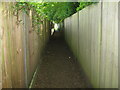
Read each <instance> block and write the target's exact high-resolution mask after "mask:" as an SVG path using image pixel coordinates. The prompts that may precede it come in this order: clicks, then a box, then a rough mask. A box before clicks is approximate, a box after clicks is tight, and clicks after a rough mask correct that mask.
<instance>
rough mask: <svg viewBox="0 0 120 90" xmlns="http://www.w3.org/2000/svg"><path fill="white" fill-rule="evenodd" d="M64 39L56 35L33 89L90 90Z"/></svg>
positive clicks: (47, 51)
mask: <svg viewBox="0 0 120 90" xmlns="http://www.w3.org/2000/svg"><path fill="white" fill-rule="evenodd" d="M90 87H91V85H90V83H89V81H88V80H87V78H86V76H85V75H84V73H83V72H82V69H81V68H80V66H79V65H78V64H77V61H76V60H75V58H74V56H73V55H72V53H71V51H70V50H69V48H68V47H67V45H66V43H65V42H64V39H63V38H61V37H59V33H57V32H56V33H55V34H54V37H51V39H50V42H49V43H48V46H47V47H46V51H45V55H44V58H43V61H42V62H41V64H40V67H39V70H38V73H37V75H36V80H35V83H34V85H33V88H90Z"/></svg>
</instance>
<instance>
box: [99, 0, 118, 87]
mask: <svg viewBox="0 0 120 90" xmlns="http://www.w3.org/2000/svg"><path fill="white" fill-rule="evenodd" d="M102 11H103V12H102V42H101V43H102V51H101V61H102V62H101V67H104V68H103V69H101V72H100V73H102V72H104V76H101V77H100V78H101V80H104V87H105V88H109V87H113V88H115V87H118V3H117V2H116V3H115V2H110V3H105V2H104V3H103V6H102ZM103 70H104V71H103ZM111 81H112V82H111ZM101 82H103V81H101ZM101 87H103V83H101Z"/></svg>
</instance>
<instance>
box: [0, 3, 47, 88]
mask: <svg viewBox="0 0 120 90" xmlns="http://www.w3.org/2000/svg"><path fill="white" fill-rule="evenodd" d="M14 4H15V3H12V2H11V3H8V2H6V3H5V2H4V3H0V5H1V6H0V15H1V14H2V15H1V16H0V22H1V20H2V22H1V23H0V30H1V31H3V32H4V34H3V35H2V42H1V33H2V32H1V31H0V48H2V54H1V51H0V55H2V60H1V61H2V81H3V82H2V87H3V88H24V87H29V85H30V82H31V80H32V77H33V74H34V72H35V70H36V68H37V66H38V63H39V61H40V60H41V57H40V56H41V54H42V51H43V49H44V47H45V44H46V42H47V40H48V39H47V38H48V36H47V35H45V34H46V33H47V32H48V29H49V28H48V27H45V26H43V25H39V26H41V28H38V26H36V27H34V28H32V25H33V24H32V12H31V11H30V12H29V15H27V14H25V13H24V12H22V11H19V14H18V15H17V16H14V15H13V13H14V12H13V9H12V8H11V6H13V5H14ZM19 21H20V22H19ZM44 22H45V23H46V22H47V21H44ZM38 29H39V31H40V32H38V33H37V32H36V31H37V30H38ZM44 29H45V30H46V31H44ZM41 32H42V36H40V34H41ZM43 36H44V37H43ZM0 50H1V49H0ZM0 64H1V63H0Z"/></svg>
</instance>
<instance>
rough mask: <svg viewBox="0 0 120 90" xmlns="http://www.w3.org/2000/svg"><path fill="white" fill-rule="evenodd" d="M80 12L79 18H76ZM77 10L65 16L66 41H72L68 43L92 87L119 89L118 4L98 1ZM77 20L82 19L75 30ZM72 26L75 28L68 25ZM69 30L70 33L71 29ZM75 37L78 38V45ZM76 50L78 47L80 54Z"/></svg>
mask: <svg viewBox="0 0 120 90" xmlns="http://www.w3.org/2000/svg"><path fill="white" fill-rule="evenodd" d="M77 13H79V17H78V18H77V19H75V15H76V14H77ZM77 13H76V14H74V15H73V16H71V17H68V18H67V19H65V22H67V23H65V35H67V36H66V37H67V39H66V40H67V42H70V41H68V40H71V43H68V44H69V46H71V49H72V51H73V53H74V55H75V56H76V57H77V58H78V61H79V62H80V64H81V66H82V67H83V69H84V71H85V73H86V75H87V76H88V78H89V80H90V81H91V83H92V85H93V87H96V88H117V87H118V38H117V37H118V19H117V18H118V3H117V2H116V3H108V2H103V3H97V4H95V5H90V6H88V7H86V8H84V9H83V10H81V11H79V12H77ZM71 18H72V19H71ZM69 19H71V21H70V20H69ZM77 20H79V28H77V29H79V31H78V30H76V26H77V24H76V23H75V22H76V21H77ZM69 23H71V24H72V25H70V24H69ZM71 26H72V28H69V27H71ZM68 29H70V30H71V32H68V31H69V30H68ZM66 30H67V31H66ZM77 33H78V36H77V35H76V34H77ZM71 38H72V39H71ZM76 38H78V45H79V46H78V47H77V46H76ZM76 47H77V49H76ZM76 50H78V55H77V53H76Z"/></svg>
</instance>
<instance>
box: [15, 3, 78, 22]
mask: <svg viewBox="0 0 120 90" xmlns="http://www.w3.org/2000/svg"><path fill="white" fill-rule="evenodd" d="M78 6H79V3H77V2H40V3H38V2H37V3H35V2H18V3H16V5H15V8H16V10H17V11H18V10H23V11H25V12H26V13H27V12H28V11H29V10H32V11H33V12H34V15H33V16H34V19H35V20H36V21H37V20H39V19H40V18H41V17H43V18H47V19H48V20H50V21H54V22H56V23H59V22H61V21H62V20H64V19H65V18H66V17H69V16H70V15H72V14H73V13H75V12H76V7H78Z"/></svg>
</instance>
